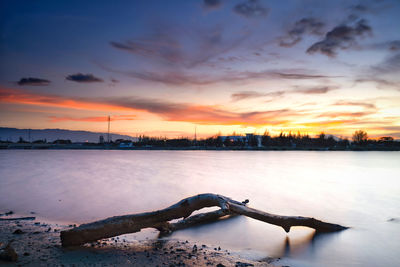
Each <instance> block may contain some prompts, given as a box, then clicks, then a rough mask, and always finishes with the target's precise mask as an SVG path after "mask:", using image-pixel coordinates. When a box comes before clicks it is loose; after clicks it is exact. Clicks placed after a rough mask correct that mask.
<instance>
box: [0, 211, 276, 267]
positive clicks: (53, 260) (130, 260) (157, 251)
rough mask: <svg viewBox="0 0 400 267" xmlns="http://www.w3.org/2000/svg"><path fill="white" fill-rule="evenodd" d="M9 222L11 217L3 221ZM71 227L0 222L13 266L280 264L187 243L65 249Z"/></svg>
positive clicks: (108, 243) (113, 242)
mask: <svg viewBox="0 0 400 267" xmlns="http://www.w3.org/2000/svg"><path fill="white" fill-rule="evenodd" d="M0 218H3V219H4V218H7V217H3V216H2V217H0ZM68 228H71V226H68V225H58V224H49V223H45V222H39V221H37V220H17V221H0V243H2V244H0V247H1V246H2V247H4V245H6V244H8V242H10V241H11V247H12V248H13V249H14V250H15V252H16V253H17V255H18V259H17V261H16V262H8V261H1V260H0V264H5V265H10V266H16V265H17V266H23V265H26V266H115V265H119V266H121V265H122V266H128V265H129V266H218V267H223V266H240V267H242V266H276V265H279V260H277V259H272V258H265V259H261V260H259V261H252V260H248V259H243V258H240V257H239V256H238V254H237V253H235V252H232V251H228V250H226V249H224V248H221V247H211V246H209V245H207V244H196V243H190V242H188V241H186V240H175V239H168V240H164V239H162V240H159V239H155V240H133V241H129V240H126V239H125V238H124V236H121V237H116V238H110V239H105V240H101V241H98V242H96V243H92V244H87V245H85V246H81V247H75V248H62V247H61V243H60V231H61V230H64V229H68Z"/></svg>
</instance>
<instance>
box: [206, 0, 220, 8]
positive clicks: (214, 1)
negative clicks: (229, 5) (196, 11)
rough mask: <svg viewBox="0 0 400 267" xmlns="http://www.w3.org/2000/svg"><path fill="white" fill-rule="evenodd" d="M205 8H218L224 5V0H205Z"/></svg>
mask: <svg viewBox="0 0 400 267" xmlns="http://www.w3.org/2000/svg"><path fill="white" fill-rule="evenodd" d="M203 5H204V8H206V9H218V8H220V7H221V6H222V0H203Z"/></svg>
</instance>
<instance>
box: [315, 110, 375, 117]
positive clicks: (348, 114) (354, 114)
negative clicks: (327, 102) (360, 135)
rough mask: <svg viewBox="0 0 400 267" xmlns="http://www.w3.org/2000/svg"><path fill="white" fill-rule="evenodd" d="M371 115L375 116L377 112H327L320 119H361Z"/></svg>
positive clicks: (320, 115)
mask: <svg viewBox="0 0 400 267" xmlns="http://www.w3.org/2000/svg"><path fill="white" fill-rule="evenodd" d="M371 114H375V112H367V111H360V112H325V113H322V114H319V115H318V116H317V117H318V118H339V117H350V118H355V117H357V118H359V117H365V116H368V115H371Z"/></svg>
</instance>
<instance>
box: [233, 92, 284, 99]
mask: <svg viewBox="0 0 400 267" xmlns="http://www.w3.org/2000/svg"><path fill="white" fill-rule="evenodd" d="M284 94H285V92H284V91H276V92H270V93H260V92H256V91H242V92H237V93H233V94H232V95H231V98H232V101H240V100H244V99H249V98H260V97H279V96H282V95H284Z"/></svg>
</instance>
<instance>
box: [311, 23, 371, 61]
mask: <svg viewBox="0 0 400 267" xmlns="http://www.w3.org/2000/svg"><path fill="white" fill-rule="evenodd" d="M371 32H372V28H371V27H370V26H369V25H368V24H367V22H366V21H365V20H363V19H362V20H359V21H358V22H357V23H356V24H355V25H354V26H347V25H340V26H337V27H335V28H334V29H333V30H331V31H330V32H328V33H327V34H326V35H325V39H324V40H322V41H320V42H317V43H315V44H313V45H312V46H310V47H309V48H308V49H307V53H309V54H314V53H318V52H319V53H321V54H324V55H326V56H329V57H335V56H336V54H337V50H338V49H342V50H345V49H349V48H351V47H353V46H355V45H357V40H356V38H358V37H362V36H363V35H364V34H366V33H371Z"/></svg>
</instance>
